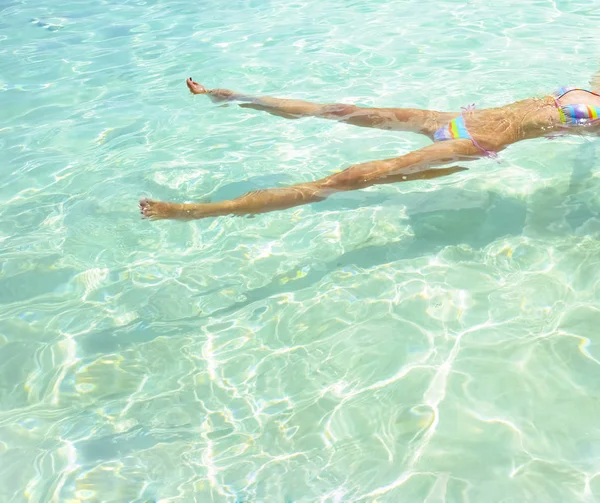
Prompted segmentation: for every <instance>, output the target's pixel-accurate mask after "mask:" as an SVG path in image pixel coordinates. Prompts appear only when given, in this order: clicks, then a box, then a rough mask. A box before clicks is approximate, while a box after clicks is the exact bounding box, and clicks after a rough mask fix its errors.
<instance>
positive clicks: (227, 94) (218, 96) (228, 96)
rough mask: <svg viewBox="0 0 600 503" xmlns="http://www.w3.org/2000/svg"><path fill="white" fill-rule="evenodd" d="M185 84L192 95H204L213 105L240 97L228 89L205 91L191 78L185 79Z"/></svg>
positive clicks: (204, 88)
mask: <svg viewBox="0 0 600 503" xmlns="http://www.w3.org/2000/svg"><path fill="white" fill-rule="evenodd" d="M185 83H186V84H187V86H188V89H189V90H190V92H191V93H192V94H206V95H207V96H208V97H209V98H210V99H211V100H212V101H214V102H215V103H219V102H220V101H231V100H234V99H236V98H239V97H241V96H239V95H236V94H235V93H234V92H233V91H230V90H229V89H206V87H204V86H203V85H202V84H198V82H194V81H193V80H192V77H190V78H189V79H187V80H186V81H185Z"/></svg>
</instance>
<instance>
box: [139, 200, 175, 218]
mask: <svg viewBox="0 0 600 503" xmlns="http://www.w3.org/2000/svg"><path fill="white" fill-rule="evenodd" d="M178 206H179V207H181V205H180V204H173V203H163V202H161V201H152V200H151V199H146V198H144V199H140V211H141V213H142V215H143V217H144V218H149V219H150V220H164V219H165V218H181V216H180V213H181V212H180V210H179V208H178Z"/></svg>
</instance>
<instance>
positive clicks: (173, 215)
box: [140, 140, 481, 220]
mask: <svg viewBox="0 0 600 503" xmlns="http://www.w3.org/2000/svg"><path fill="white" fill-rule="evenodd" d="M480 156H481V151H480V150H479V149H478V148H476V147H475V146H474V145H473V143H472V142H471V141H470V140H452V141H446V142H442V143H436V144H433V145H429V146H427V147H424V148H422V149H419V150H416V151H414V152H410V153H409V154H406V155H403V156H402V157H398V158H395V159H387V160H383V161H373V162H365V163H362V164H356V165H354V166H351V167H349V168H348V169H346V170H344V171H341V172H340V173H336V174H334V175H331V176H328V177H327V178H323V179H321V180H316V181H314V182H308V183H301V184H297V185H292V186H290V187H283V188H275V189H268V190H261V191H258V192H250V193H248V194H246V195H244V196H242V197H239V198H237V199H232V200H228V201H222V202H219V203H207V204H193V203H192V204H177V203H168V202H160V201H151V200H147V199H142V200H141V201H140V209H141V212H142V215H143V216H144V217H147V218H151V219H166V218H170V219H177V220H193V219H199V218H207V217H217V216H221V215H250V214H256V213H266V212H269V211H275V210H282V209H286V208H292V207H294V206H300V205H302V204H307V203H313V202H316V201H322V200H324V199H326V198H327V197H328V196H329V195H331V194H333V193H335V192H341V191H349V190H357V189H363V188H366V187H370V186H372V185H377V184H385V183H395V182H405V181H409V180H420V179H427V178H435V177H439V176H445V175H450V174H452V173H456V172H458V171H463V170H465V168H461V167H460V166H451V167H447V168H440V169H430V168H432V167H434V166H440V165H443V164H448V163H450V162H455V161H467V160H471V159H474V158H477V157H480Z"/></svg>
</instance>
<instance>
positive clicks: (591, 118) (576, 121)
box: [552, 87, 600, 126]
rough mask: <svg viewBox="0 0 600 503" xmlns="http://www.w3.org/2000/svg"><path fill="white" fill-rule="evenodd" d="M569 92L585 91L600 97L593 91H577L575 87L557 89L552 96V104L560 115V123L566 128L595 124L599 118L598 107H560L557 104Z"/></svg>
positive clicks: (599, 110)
mask: <svg viewBox="0 0 600 503" xmlns="http://www.w3.org/2000/svg"><path fill="white" fill-rule="evenodd" d="M571 91H585V92H586V93H590V94H593V95H594V96H600V94H598V93H595V92H594V91H588V90H587V89H579V88H577V87H561V88H559V89H557V90H556V91H555V92H554V94H553V95H552V96H553V97H554V104H555V105H556V108H557V109H558V113H559V115H560V122H561V123H562V124H566V125H568V126H589V125H590V124H593V123H594V122H596V121H597V120H598V119H599V118H600V107H593V106H589V105H560V104H559V103H558V100H559V99H560V98H562V97H563V96H564V95H565V94H567V93H570V92H571Z"/></svg>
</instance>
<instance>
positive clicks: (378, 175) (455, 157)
mask: <svg viewBox="0 0 600 503" xmlns="http://www.w3.org/2000/svg"><path fill="white" fill-rule="evenodd" d="M187 86H188V88H189V90H190V91H191V92H192V93H193V94H206V95H207V96H208V97H209V98H211V99H212V100H213V101H216V102H222V101H231V102H233V101H235V102H239V103H240V106H241V107H246V108H254V109H256V110H263V111H265V112H269V113H270V114H273V115H278V116H281V117H286V118H297V117H320V118H323V119H332V120H337V121H341V122H346V123H348V124H352V125H355V126H362V127H374V128H380V129H387V130H394V131H410V132H414V133H422V134H424V135H426V136H428V137H429V138H430V139H432V140H433V142H434V143H433V145H429V146H426V147H424V148H421V149H419V150H416V151H414V152H410V153H408V154H406V155H403V156H401V157H397V158H395V159H386V160H382V161H372V162H365V163H362V164H356V165H354V166H351V167H349V168H347V169H346V170H344V171H341V172H339V173H336V174H334V175H331V176H328V177H327V178H323V179H321V180H316V181H313V182H306V183H300V184H297V185H292V186H289V187H283V188H275V189H268V190H261V191H257V192H250V193H248V194H246V195H244V196H242V197H239V198H237V199H232V200H229V201H222V202H218V203H206V204H193V203H192V204H178V203H168V202H160V201H152V200H148V199H142V200H141V201H140V209H141V212H142V215H143V216H144V217H147V218H151V219H166V218H170V219H178V220H192V219H199V218H207V217H216V216H220V215H249V214H256V213H266V212H269V211H274V210H281V209H285V208H291V207H294V206H299V205H301V204H307V203H312V202H315V201H322V200H323V199H325V198H326V197H327V196H329V195H330V194H333V193H334V192H340V191H348V190H357V189H362V188H365V187H370V186H371V185H376V184H384V183H394V182H404V181H408V180H420V179H427V178H435V177H439V176H445V175H449V174H452V173H456V172H458V171H463V170H464V169H465V168H462V167H460V166H451V167H445V168H436V169H432V168H434V167H436V166H442V165H445V164H448V163H452V162H456V161H468V160H473V159H476V158H479V157H482V156H495V155H496V153H497V152H499V151H500V150H502V149H504V148H505V147H507V146H508V145H510V144H512V143H515V142H518V141H521V140H528V139H532V138H540V137H542V136H548V135H551V134H556V133H557V132H563V133H579V134H580V133H582V132H583V131H585V132H586V133H591V134H598V133H599V132H600V120H599V117H600V73H598V74H596V75H595V76H594V78H593V79H592V82H591V89H592V90H584V89H578V88H561V89H559V90H558V91H557V92H555V93H554V94H553V95H549V96H545V97H543V98H529V99H526V100H523V101H518V102H516V103H512V104H510V105H506V106H503V107H500V108H490V109H485V110H475V109H474V108H473V107H468V108H466V109H464V111H463V112H462V113H452V112H435V111H429V110H417V109H412V108H361V107H357V106H354V105H344V104H333V105H320V104H316V103H309V102H306V101H301V100H287V99H279V98H271V97H262V98H260V97H258V98H257V97H252V96H247V95H244V94H238V93H234V92H233V91H229V90H226V89H212V90H208V89H206V88H204V87H203V86H202V85H200V84H198V83H197V82H194V81H193V80H192V79H191V78H189V79H188V80H187Z"/></svg>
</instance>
